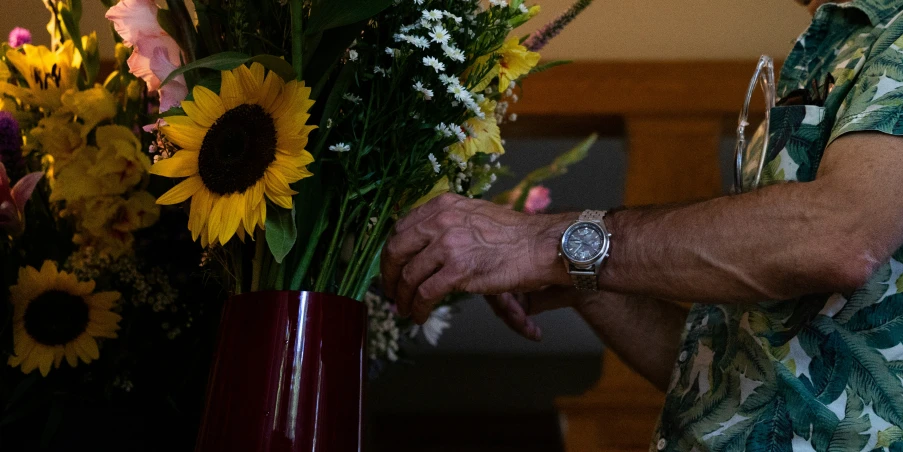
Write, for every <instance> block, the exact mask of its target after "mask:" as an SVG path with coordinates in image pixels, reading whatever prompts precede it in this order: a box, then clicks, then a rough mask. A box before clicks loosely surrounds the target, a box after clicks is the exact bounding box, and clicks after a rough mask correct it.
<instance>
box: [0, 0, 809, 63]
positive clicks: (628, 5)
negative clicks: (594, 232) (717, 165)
mask: <svg viewBox="0 0 903 452" xmlns="http://www.w3.org/2000/svg"><path fill="white" fill-rule="evenodd" d="M527 1H528V3H534V1H533V0H527ZM571 1H572V0H539V1H538V2H539V3H541V4H542V6H543V12H542V13H541V15H540V17H539V18H537V19H536V20H535V21H534V24H535V26H538V25H540V24H541V23H544V22H545V21H547V20H550V19H551V18H553V17H555V16H556V15H558V14H559V13H561V12H562V11H564V10H565V9H566V8H567V6H568V5H569V4H570V2H571ZM82 2H83V4H84V18H83V21H82V30H83V31H87V30H92V29H96V30H97V31H98V34H99V35H100V36H101V38H102V40H101V45H102V46H103V48H104V49H105V50H106V53H107V54H110V53H111V52H112V50H110V46H111V43H112V41H111V40H110V39H109V33H108V32H107V25H106V21H105V20H104V19H103V9H102V6H101V3H100V1H99V0H82ZM47 19H48V13H47V11H46V10H45V9H44V8H43V6H42V2H41V0H0V36H2V38H3V39H2V40H5V36H6V33H8V32H9V30H10V29H12V28H13V27H14V26H17V25H19V26H25V27H27V28H30V29H31V30H32V32H33V33H34V34H35V36H36V38H40V39H41V40H46V33H45V32H43V29H44V26H45V25H46V23H47ZM808 21H809V17H808V14H807V13H806V11H805V10H804V9H803V8H802V7H800V6H797V5H796V4H795V3H794V2H793V0H631V1H617V0H597V1H596V2H595V3H594V4H593V5H592V6H590V7H589V9H587V11H586V13H584V15H583V16H582V17H580V18H579V19H578V20H577V21H576V22H575V23H574V24H573V25H572V26H571V27H570V28H569V29H568V30H567V31H565V33H564V34H563V35H562V36H561V37H560V38H558V39H557V40H556V41H554V42H553V43H552V44H551V45H549V47H548V48H547V50H546V51H545V52H544V55H545V57H546V58H550V59H559V58H562V59H582V60H680V59H683V60H686V59H755V58H756V57H758V56H759V55H760V54H762V53H767V54H770V55H772V56H774V57H776V58H782V57H783V56H784V55H786V54H787V52H788V51H789V50H790V47H791V46H792V44H793V41H794V39H795V38H796V36H797V35H798V34H799V33H800V32H801V31H802V30H803V29H804V28H805V27H806V25H807V23H808ZM525 28H526V27H525ZM526 31H529V30H525V32H526Z"/></svg>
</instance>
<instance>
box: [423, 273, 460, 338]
mask: <svg viewBox="0 0 903 452" xmlns="http://www.w3.org/2000/svg"><path fill="white" fill-rule="evenodd" d="M461 280H462V276H461V273H459V272H456V271H454V270H453V269H452V268H450V267H448V266H445V267H442V268H441V269H440V270H439V271H438V272H436V273H435V274H434V275H432V276H430V277H429V278H427V280H426V281H424V282H423V283H422V284H420V286H419V287H418V288H417V290H416V295H415V296H414V301H413V304H412V307H411V314H412V317H413V320H414V322H416V323H417V324H419V325H422V324H423V323H424V322H426V321H427V319H429V318H430V313H431V312H432V311H433V306H435V305H436V303H439V302H440V301H442V299H443V298H445V296H446V295H448V294H450V293H452V292H454V291H456V290H457V289H458V287H460V285H461Z"/></svg>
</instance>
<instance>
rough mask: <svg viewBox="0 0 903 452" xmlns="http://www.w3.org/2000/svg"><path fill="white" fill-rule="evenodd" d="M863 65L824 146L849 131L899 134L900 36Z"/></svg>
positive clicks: (902, 97)
mask: <svg viewBox="0 0 903 452" xmlns="http://www.w3.org/2000/svg"><path fill="white" fill-rule="evenodd" d="M865 64H866V67H865V68H864V69H863V72H862V73H861V74H860V75H859V77H858V78H857V79H856V81H855V85H854V86H853V87H852V89H851V90H850V93H849V94H847V97H846V99H845V100H844V102H843V104H842V105H841V107H840V110H839V111H838V113H837V121H836V122H835V124H834V128H833V130H832V131H831V138H830V139H829V140H828V144H830V143H831V142H833V141H834V140H835V139H837V138H838V137H840V136H842V135H844V134H847V133H851V132H866V131H872V132H882V133H886V134H889V135H903V37H899V38H898V39H897V41H896V42H894V44H892V45H891V46H890V47H888V48H887V49H886V50H885V51H883V52H882V53H881V54H880V55H877V56H876V57H873V59H870V60H867V61H866V63H865Z"/></svg>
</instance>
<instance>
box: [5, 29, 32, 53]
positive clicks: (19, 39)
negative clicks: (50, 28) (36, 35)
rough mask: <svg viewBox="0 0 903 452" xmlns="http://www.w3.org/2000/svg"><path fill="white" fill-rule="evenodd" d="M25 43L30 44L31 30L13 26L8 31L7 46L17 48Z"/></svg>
mask: <svg viewBox="0 0 903 452" xmlns="http://www.w3.org/2000/svg"><path fill="white" fill-rule="evenodd" d="M25 44H31V32H30V31H28V30H27V29H25V28H22V27H16V28H13V31H11V32H9V46H10V47H12V48H14V49H18V48H19V47H22V46H23V45H25Z"/></svg>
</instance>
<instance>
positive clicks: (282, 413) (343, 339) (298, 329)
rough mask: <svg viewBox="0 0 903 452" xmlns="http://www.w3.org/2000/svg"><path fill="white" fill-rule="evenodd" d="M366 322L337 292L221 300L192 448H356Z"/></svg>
mask: <svg viewBox="0 0 903 452" xmlns="http://www.w3.org/2000/svg"><path fill="white" fill-rule="evenodd" d="M366 327H367V308H366V306H365V305H364V304H363V303H360V302H357V301H355V300H352V299H350V298H345V297H340V296H337V295H330V294H322V293H314V292H290V291H273V292H254V293H248V294H243V295H239V296H235V297H232V298H230V299H229V300H228V301H227V302H226V306H225V308H224V311H223V319H222V321H221V323H220V331H219V343H218V345H217V350H216V355H215V357H214V360H213V368H212V370H211V376H210V383H209V388H208V395H207V405H206V408H205V411H204V417H203V420H202V422H201V429H200V434H199V437H198V443H197V447H196V449H195V450H196V452H224V451H236V452H283V451H284V452H301V451H304V452H314V451H360V450H361V449H362V437H363V429H362V428H363V395H364V378H365V376H366V373H365V372H366V366H367V358H366V353H365V351H364V345H365V343H366V342H365V341H366Z"/></svg>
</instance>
